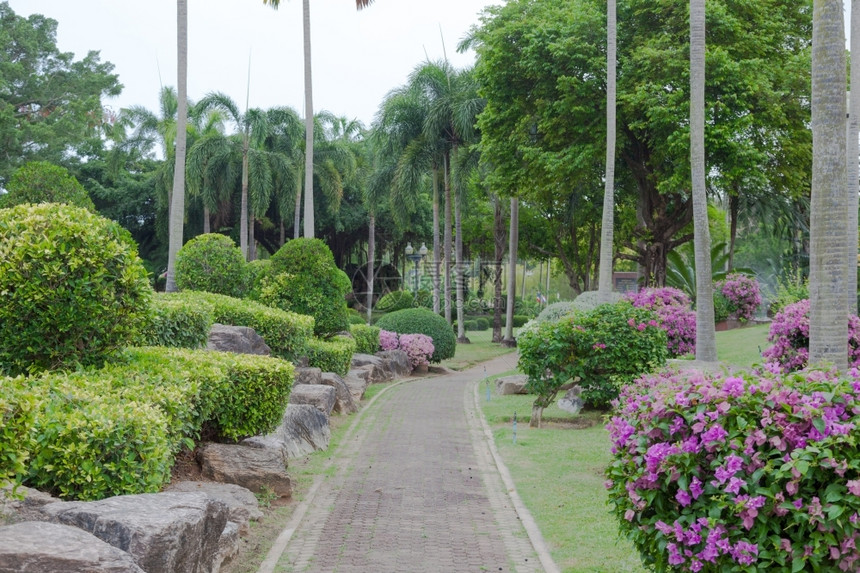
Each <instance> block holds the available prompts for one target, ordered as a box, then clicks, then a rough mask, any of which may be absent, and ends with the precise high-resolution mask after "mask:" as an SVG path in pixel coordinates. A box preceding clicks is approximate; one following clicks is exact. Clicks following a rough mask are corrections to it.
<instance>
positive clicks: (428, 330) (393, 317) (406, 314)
mask: <svg viewBox="0 0 860 573" xmlns="http://www.w3.org/2000/svg"><path fill="white" fill-rule="evenodd" d="M376 326H378V327H379V328H381V329H382V330H390V331H392V332H396V333H397V334H400V335H403V334H426V335H427V336H429V337H430V339H431V340H432V341H433V347H434V351H433V356H432V357H431V358H430V362H434V363H435V362H441V361H442V360H446V359H448V358H453V357H454V352H455V351H456V350H457V338H456V337H455V336H454V333H453V332H452V331H451V328H450V327H449V326H448V323H447V322H445V319H444V318H442V317H441V316H439V315H438V314H435V313H434V312H433V311H431V310H427V309H426V308H410V309H406V310H398V311H397V312H391V313H389V314H386V315H384V316H383V317H382V318H380V319H379V320H378V321H377V322H376Z"/></svg>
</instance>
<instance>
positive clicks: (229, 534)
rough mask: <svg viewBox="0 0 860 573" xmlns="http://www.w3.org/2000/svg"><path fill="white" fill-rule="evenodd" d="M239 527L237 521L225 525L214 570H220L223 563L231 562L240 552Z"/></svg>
mask: <svg viewBox="0 0 860 573" xmlns="http://www.w3.org/2000/svg"><path fill="white" fill-rule="evenodd" d="M239 529H240V527H239V524H238V523H236V522H235V521H228V522H227V525H225V526H224V531H222V532H221V539H219V540H218V553H216V554H215V559H213V569H212V571H213V572H217V571H219V570H220V569H221V566H222V565H224V564H226V563H229V562H230V561H232V560H233V558H234V557H236V555H238V554H239Z"/></svg>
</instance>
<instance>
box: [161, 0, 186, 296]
mask: <svg viewBox="0 0 860 573" xmlns="http://www.w3.org/2000/svg"><path fill="white" fill-rule="evenodd" d="M176 29H177V33H176V36H177V42H176V43H177V86H178V87H177V91H178V92H179V93H178V99H179V105H178V109H177V120H176V167H175V168H174V171H173V193H172V196H171V200H170V223H169V227H168V229H169V231H168V237H169V239H168V248H167V282H166V285H165V290H166V291H167V292H175V291H176V290H177V288H176V278H175V269H176V253H178V252H179V249H180V248H181V247H182V226H183V223H184V220H185V143H186V142H185V124H186V121H187V117H188V107H187V105H188V93H187V92H188V1H187V0H176Z"/></svg>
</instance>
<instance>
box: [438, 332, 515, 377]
mask: <svg viewBox="0 0 860 573" xmlns="http://www.w3.org/2000/svg"><path fill="white" fill-rule="evenodd" d="M466 338H468V339H469V340H470V341H471V344H457V350H456V352H455V353H454V357H453V358H450V359H448V360H443V361H442V366H444V367H445V368H448V369H450V370H466V369H467V368H470V367H472V366H474V365H475V364H478V363H479V362H484V361H486V360H490V359H491V358H495V357H496V356H501V355H502V354H508V353H510V352H513V350H514V349H512V348H505V347H504V346H502V345H501V344H496V343H494V342H492V340H493V331H492V330H483V331H470V332H466Z"/></svg>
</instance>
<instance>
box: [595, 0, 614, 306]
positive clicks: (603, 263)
mask: <svg viewBox="0 0 860 573" xmlns="http://www.w3.org/2000/svg"><path fill="white" fill-rule="evenodd" d="M615 12H616V11H615V0H607V2H606V180H605V182H604V191H603V222H602V224H601V229H600V279H599V280H598V282H597V290H598V293H599V294H598V296H599V298H600V300H601V301H602V302H609V300H610V297H611V294H612V240H613V231H614V216H613V209H614V208H615V91H616V88H615V84H616V79H617V78H616V71H615V67H616V62H615V59H616V55H615V53H616V43H617V42H616V37H617V25H616V14H615Z"/></svg>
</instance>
